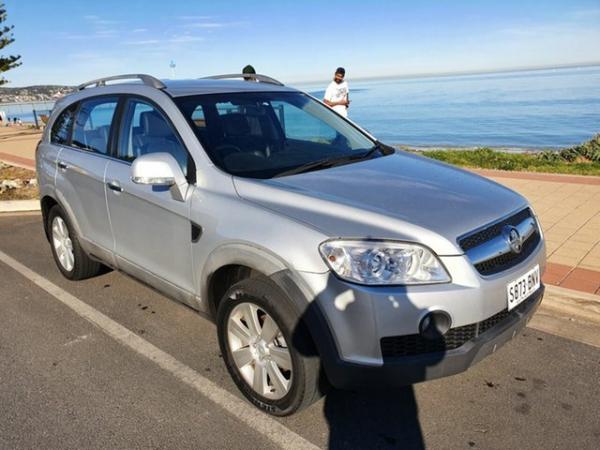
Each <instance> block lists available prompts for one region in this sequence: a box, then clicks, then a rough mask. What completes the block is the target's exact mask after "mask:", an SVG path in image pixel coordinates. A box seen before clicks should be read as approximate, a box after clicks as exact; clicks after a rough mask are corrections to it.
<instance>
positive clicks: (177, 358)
mask: <svg viewBox="0 0 600 450" xmlns="http://www.w3.org/2000/svg"><path fill="white" fill-rule="evenodd" d="M0 252H2V253H4V254H5V255H8V256H9V257H10V258H12V259H14V260H16V261H18V263H20V264H21V265H23V266H24V267H26V268H27V269H28V270H29V271H31V273H32V274H34V275H35V277H37V278H36V279H37V280H38V281H39V280H42V281H43V283H46V284H48V285H49V286H55V287H56V288H57V289H54V290H52V289H50V290H49V289H44V288H42V287H40V286H41V285H40V284H35V283H34V282H33V281H32V278H31V276H30V277H29V278H28V277H27V276H24V275H23V273H22V271H18V270H15V267H12V266H11V265H10V264H6V262H0V405H1V406H2V408H1V409H0V447H1V448H11V449H12V448H78V449H79V448H211V449H213V448H244V449H247V448H261V449H262V448H275V447H278V446H280V445H281V442H282V439H279V440H278V439H277V438H274V436H275V435H279V436H283V437H284V439H285V438H287V437H289V438H290V439H291V440H290V441H289V442H290V446H291V445H292V443H294V444H298V443H300V444H302V443H303V442H304V444H305V445H306V446H309V445H311V444H313V445H316V446H318V447H323V448H369V449H372V448H405V449H408V448H430V449H455V448H485V449H505V448H519V449H539V448H544V449H546V448H548V449H550V448H569V449H572V448H577V449H597V448H600V418H599V415H598V405H599V404H600V349H599V348H596V347H592V346H588V345H585V344H582V343H579V342H575V341H572V340H569V339H565V338H561V337H558V336H554V335H551V334H546V333H542V332H539V331H536V330H533V329H531V328H527V329H526V330H525V331H524V332H523V333H522V335H520V336H517V337H516V338H515V339H514V340H513V341H512V342H510V343H509V344H507V345H506V346H505V347H503V348H502V349H501V350H499V351H498V352H497V353H495V354H494V355H491V356H490V357H488V358H487V359H485V360H484V361H482V362H481V363H479V364H478V365H476V366H474V367H472V368H471V369H470V370H469V371H467V372H465V373H463V374H460V375H457V376H454V377H450V378H446V379H441V380H436V381H432V382H428V383H422V384H418V385H415V386H414V387H408V388H405V389H400V390H384V391H370V392H342V391H333V392H331V393H330V394H329V395H328V396H327V397H326V398H325V399H322V400H321V401H319V402H318V403H316V404H314V405H313V406H311V407H310V408H308V409H307V410H305V411H302V412H301V413H299V414H296V415H294V416H292V417H289V418H284V419H271V418H269V417H268V416H265V415H264V414H262V413H260V412H258V411H257V410H254V409H252V408H246V406H247V405H248V404H247V403H246V402H245V400H243V399H242V397H241V396H240V395H239V394H238V392H237V390H236V388H235V386H234V384H233V382H232V381H231V380H230V378H229V375H228V374H227V372H226V370H225V367H224V364H223V361H222V359H221V355H220V354H219V349H218V345H217V340H216V333H215V327H214V325H213V324H212V323H210V322H209V321H208V320H206V319H205V318H203V317H201V316H200V315H198V314H197V313H195V312H194V311H193V310H191V309H190V308H188V307H186V306H184V305H181V304H179V303H176V302H174V301H172V300H169V299H168V298H166V297H164V296H162V295H160V294H158V293H156V292H154V291H152V290H151V289H149V288H147V287H145V286H143V285H141V284H139V283H138V282H136V281H134V280H132V279H130V278H128V277H126V276H124V275H122V274H119V273H116V272H109V273H106V274H104V275H101V276H99V277H96V278H93V279H90V280H86V281H83V282H70V281H68V280H66V279H64V278H63V277H62V276H61V274H60V272H59V271H58V269H57V268H56V267H55V265H54V262H53V260H52V256H51V253H50V248H49V245H48V243H47V241H46V240H45V237H44V235H43V232H42V226H41V217H40V216H39V215H25V216H10V217H3V216H0ZM32 276H33V275H32ZM40 283H41V282H40ZM59 291H60V292H63V293H67V294H70V295H71V296H72V297H73V298H74V299H76V300H77V301H80V302H82V304H84V305H87V307H88V308H89V309H90V310H93V311H96V312H97V313H98V314H99V315H101V316H103V317H106V318H107V319H106V320H108V321H110V322H111V323H113V324H118V326H120V327H121V328H123V327H124V328H123V329H127V330H129V331H128V333H132V334H134V335H135V337H136V339H137V340H136V339H134V340H133V341H135V342H137V343H138V344H139V345H142V344H143V345H146V346H147V347H148V348H150V347H151V348H156V349H158V351H159V352H160V354H161V355H163V356H164V355H168V357H170V358H172V359H171V362H172V364H171V366H173V365H177V364H179V365H180V366H181V367H184V368H186V370H188V372H186V373H187V375H186V376H185V377H182V376H180V375H178V374H177V373H176V372H175V371H174V370H173V371H171V370H170V369H169V367H168V366H165V365H164V364H163V365H161V364H159V363H158V361H157V360H158V359H160V358H154V357H153V356H152V355H149V354H148V353H147V352H146V353H144V352H143V351H139V349H138V347H139V346H138V347H135V346H133V345H131V346H130V345H128V344H127V342H129V341H132V340H131V339H129V340H127V339H122V340H119V339H118V338H115V334H113V335H111V334H110V333H107V331H106V329H103V328H102V326H99V325H98V324H95V323H91V322H90V321H89V320H86V319H84V318H82V316H81V314H80V313H77V312H76V311H75V310H74V309H73V308H72V307H70V306H68V305H67V304H65V303H64V302H62V301H59V298H58V297H60V295H58V294H57V292H59ZM144 343H145V344H144ZM136 345H137V344H136ZM143 345H142V346H143ZM136 349H138V350H136ZM194 377H195V379H197V380H200V388H198V387H195V386H196V385H194V383H193V382H191V381H190V380H191V379H192V378H194ZM202 380H206V382H204V384H202V383H203V381H202ZM206 383H208V384H206ZM202 386H204V387H202ZM206 386H208V387H206ZM211 386H213V387H211ZM215 392H216V394H215ZM217 394H218V395H217ZM227 396H229V397H231V398H232V399H233V400H228V401H224V400H222V399H227V398H229V397H227ZM240 405H241V406H240ZM278 427H280V428H278ZM269 430H271V431H269ZM273 430H275V431H273ZM269 433H271V434H269ZM296 437H298V439H297V440H294V439H296ZM283 442H286V441H285V440H283ZM283 446H286V445H285V444H284V445H283Z"/></svg>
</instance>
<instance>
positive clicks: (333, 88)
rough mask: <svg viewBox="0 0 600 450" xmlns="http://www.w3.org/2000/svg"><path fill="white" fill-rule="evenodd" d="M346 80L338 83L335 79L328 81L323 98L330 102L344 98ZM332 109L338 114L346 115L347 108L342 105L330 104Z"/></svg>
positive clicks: (346, 90)
mask: <svg viewBox="0 0 600 450" xmlns="http://www.w3.org/2000/svg"><path fill="white" fill-rule="evenodd" d="M349 92H350V91H349V90H348V82H346V81H342V82H341V83H340V84H337V83H336V82H335V81H332V82H331V83H329V86H327V89H326V90H325V97H324V99H325V100H328V101H330V102H340V101H342V100H346V97H348V93H349ZM332 109H333V110H334V111H335V112H337V113H338V114H340V115H342V116H344V117H348V108H347V107H346V106H344V105H335V106H332Z"/></svg>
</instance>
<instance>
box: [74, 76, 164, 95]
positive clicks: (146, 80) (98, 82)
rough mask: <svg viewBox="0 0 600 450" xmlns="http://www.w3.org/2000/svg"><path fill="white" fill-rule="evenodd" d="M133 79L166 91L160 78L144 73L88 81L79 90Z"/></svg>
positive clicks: (78, 87)
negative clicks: (108, 82)
mask: <svg viewBox="0 0 600 450" xmlns="http://www.w3.org/2000/svg"><path fill="white" fill-rule="evenodd" d="M133 79H138V80H142V83H144V84H145V85H146V86H151V87H153V88H156V89H164V88H165V87H166V86H165V84H164V83H163V82H162V81H160V80H159V79H158V78H154V77H153V76H152V75H146V74H143V73H132V74H127V75H115V76H112V77H104V78H98V79H97V80H92V81H88V82H87V83H83V84H80V85H79V86H77V90H78V91H81V90H83V89H85V88H87V87H90V86H92V85H95V86H94V87H98V86H106V82H107V81H114V80H133Z"/></svg>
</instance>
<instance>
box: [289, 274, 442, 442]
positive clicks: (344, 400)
mask: <svg viewBox="0 0 600 450" xmlns="http://www.w3.org/2000/svg"><path fill="white" fill-rule="evenodd" d="M374 291H375V290H374ZM382 292H383V295H382ZM347 294H352V295H347ZM321 295H323V298H324V299H325V300H324V302H325V301H329V302H333V303H332V304H333V305H335V308H331V307H330V308H329V313H328V314H329V315H332V314H333V315H337V316H338V317H337V318H336V320H338V324H339V323H344V324H345V325H348V324H350V323H355V324H356V323H361V320H360V318H364V319H365V323H368V322H369V321H370V320H374V321H375V322H377V319H376V318H375V317H370V316H371V315H372V314H373V311H372V310H371V309H370V308H371V307H370V306H369V304H370V301H371V300H373V301H374V302H377V301H381V302H382V303H381V304H378V305H377V307H378V308H381V310H380V311H379V313H383V314H384V315H385V316H386V317H387V319H386V320H388V319H389V320H391V321H392V322H391V323H393V321H395V320H398V321H401V320H414V321H415V324H414V325H415V328H417V325H418V321H419V320H420V319H419V318H422V317H424V315H425V314H426V312H427V311H425V310H423V309H420V308H418V307H417V306H415V303H416V302H413V301H411V298H410V293H409V292H408V291H407V290H406V288H402V287H395V288H394V289H393V290H392V289H390V290H379V291H377V296H375V297H373V298H367V297H365V296H362V297H361V294H356V295H354V293H352V290H351V289H350V287H346V286H344V285H343V284H340V283H339V281H337V280H336V279H335V278H334V277H333V276H330V278H329V280H328V282H327V285H326V287H325V289H324V290H323V291H322V292H321V293H320V294H318V295H317V297H319V296H321ZM341 299H342V300H344V301H340V300H341ZM319 303H320V301H319V299H318V298H316V299H313V301H311V302H310V303H309V305H308V306H307V307H306V309H305V310H304V312H303V315H302V320H301V321H300V322H299V323H300V324H302V325H300V327H303V326H305V325H308V328H312V329H313V330H314V329H315V324H319V325H317V326H316V328H321V329H323V328H328V326H327V325H326V322H327V320H326V319H325V315H324V313H323V311H322V307H321V306H319ZM344 315H347V318H344V317H343V316H344ZM357 318H359V320H358V321H357ZM329 319H330V320H331V319H332V318H331V317H329ZM340 321H341V322H340ZM389 323H390V322H388V324H389ZM310 324H312V326H311V325H310ZM355 327H356V330H355V331H351V334H354V333H356V335H355V336H358V337H359V338H363V339H364V337H365V336H369V334H368V331H366V330H364V329H360V327H359V326H357V325H355ZM392 328H393V327H392ZM299 330H300V328H299V327H297V328H296V330H295V333H294V338H293V341H294V346H295V347H296V348H297V349H299V350H300V351H301V352H302V353H303V354H305V355H307V356H314V357H318V358H320V359H321V361H323V357H324V356H325V354H328V355H329V358H331V357H332V355H331V353H332V352H331V349H332V348H333V347H335V346H336V344H335V343H334V341H335V339H333V337H331V336H329V335H328V334H327V333H324V334H322V335H321V336H315V335H313V336H312V338H313V341H315V342H314V344H315V346H314V347H310V348H309V347H306V346H302V345H301V342H300V341H299V340H297V339H296V338H297V337H300V336H303V334H302V333H301V332H300V331H299ZM346 331H348V328H346ZM379 331H381V330H377V331H376V333H378V332H379ZM347 336H348V335H347ZM375 339H378V338H375ZM411 339H413V340H412V341H411V340H409V342H413V341H414V340H415V339H417V341H418V338H417V337H416V336H413V337H412V338H411ZM428 339H429V340H433V341H437V343H438V344H442V343H443V341H444V337H443V336H442V335H441V334H439V333H437V330H433V331H431V330H430V332H429V338H428ZM324 342H329V344H328V345H324ZM421 343H422V342H421ZM407 345H409V346H410V345H412V344H407ZM415 345H416V344H415ZM438 348H439V347H438ZM333 353H335V356H333V359H334V360H335V359H337V358H338V354H337V351H335V350H334V351H333ZM443 356H444V353H443V352H436V353H430V354H429V355H428V357H427V358H423V357H422V355H419V356H415V357H411V356H401V357H399V358H396V357H392V358H391V359H384V363H383V366H382V370H383V371H386V370H387V369H389V368H390V367H389V366H392V365H393V367H391V368H392V370H393V371H392V372H391V373H389V372H388V373H387V374H386V375H385V376H379V375H380V374H379V373H377V374H375V376H376V378H373V379H371V378H370V377H369V376H365V377H362V375H363V374H359V375H358V376H359V379H358V383H359V385H360V387H357V388H356V389H355V390H352V391H350V390H338V389H335V388H328V389H326V396H325V400H324V407H323V412H324V416H325V419H326V420H327V425H328V427H329V442H328V444H329V445H328V448H329V449H355V448H356V449H359V448H360V449H365V448H368V449H376V448H402V449H424V448H425V444H424V440H423V434H422V432H421V425H420V422H419V411H418V405H417V401H416V398H415V393H414V388H413V386H412V385H408V386H395V387H389V386H388V385H386V383H387V381H392V382H393V383H396V384H398V383H397V381H398V380H397V379H398V377H400V376H404V377H405V380H423V379H425V378H427V374H428V370H429V368H430V367H431V366H435V365H437V364H438V363H439V362H440V360H441V359H443ZM415 358H417V359H418V360H419V361H421V365H417V366H414V365H413V366H412V367H409V366H408V364H407V362H409V361H415ZM424 361H426V363H425V362H424ZM367 367H368V366H367ZM371 373H373V372H371ZM354 375H356V373H354ZM337 376H338V377H339V378H340V380H341V382H342V383H345V382H346V381H349V380H348V377H351V376H352V375H351V374H350V373H349V372H347V371H346V369H342V371H341V372H338V375H337ZM322 378H323V379H325V378H327V375H326V370H325V367H324V366H323V365H322ZM355 381H356V380H355ZM324 386H328V383H327V382H325V384H324ZM353 389H354V388H353Z"/></svg>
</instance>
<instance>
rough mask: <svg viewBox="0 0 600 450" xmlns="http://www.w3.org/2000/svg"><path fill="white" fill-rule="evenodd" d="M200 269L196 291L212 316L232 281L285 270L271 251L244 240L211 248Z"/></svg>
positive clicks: (284, 264)
mask: <svg viewBox="0 0 600 450" xmlns="http://www.w3.org/2000/svg"><path fill="white" fill-rule="evenodd" d="M206 261H207V263H206V264H205V266H204V270H203V271H202V273H201V276H200V279H199V280H198V283H199V287H200V289H199V292H200V298H201V299H202V303H203V304H204V305H205V308H204V309H205V310H206V311H207V312H208V313H209V314H210V315H211V317H212V318H214V317H216V314H215V313H216V310H217V306H218V303H219V301H220V300H221V297H222V296H223V294H225V291H226V290H227V289H228V288H229V286H231V285H232V284H233V283H235V282H237V281H240V280H242V279H245V278H249V277H252V276H254V275H257V274H260V275H263V276H266V277H269V276H271V275H272V274H274V273H277V272H279V271H284V270H289V269H290V268H289V267H288V265H287V264H286V263H285V262H284V261H283V260H281V258H279V257H278V256H277V255H275V254H274V253H272V252H271V251H269V250H267V249H264V248H261V247H257V246H255V245H251V244H248V243H229V244H225V245H222V246H221V247H219V248H217V249H215V250H213V252H211V254H210V255H209V256H208V258H207V259H206Z"/></svg>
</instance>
